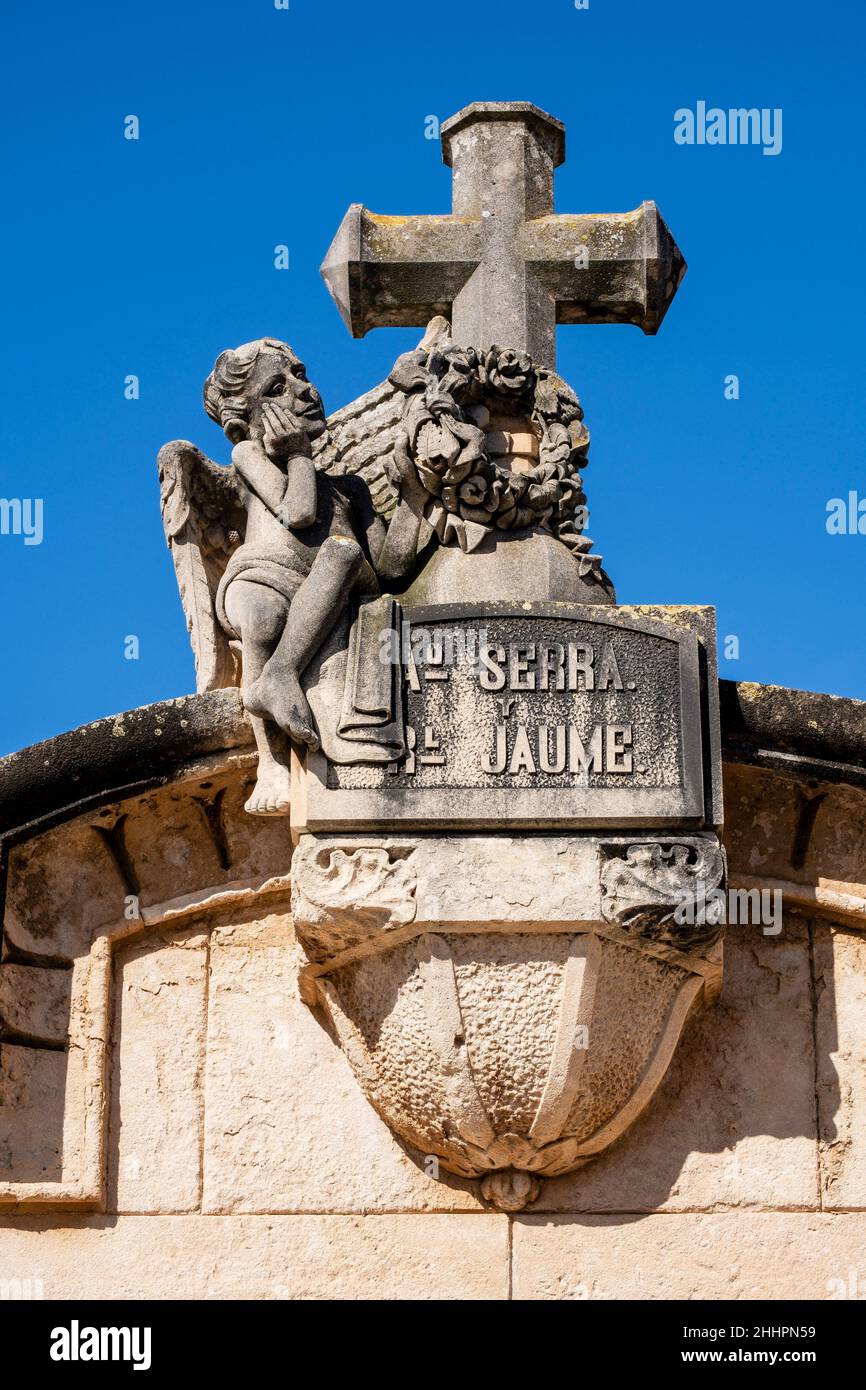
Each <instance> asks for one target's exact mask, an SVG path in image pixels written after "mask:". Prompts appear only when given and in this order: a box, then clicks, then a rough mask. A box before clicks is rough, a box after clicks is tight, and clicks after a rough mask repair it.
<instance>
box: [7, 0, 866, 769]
mask: <svg viewBox="0 0 866 1390" xmlns="http://www.w3.org/2000/svg"><path fill="white" fill-rule="evenodd" d="M4 16H5V17H4V20H3V26H4V28H5V29H6V31H7V37H6V42H4V50H5V51H6V52H7V55H8V58H7V63H6V64H5V65H4V67H5V73H4V88H5V91H4V95H3V98H2V100H3V101H4V103H5V105H6V110H5V112H4V118H3V125H2V128H3V144H4V166H5V170H6V175H5V186H6V193H7V209H8V210H7V212H6V214H5V216H4V219H3V225H2V233H0V235H2V238H3V242H4V246H3V269H4V279H5V288H4V301H5V302H4V308H5V321H6V331H5V333H4V335H3V344H2V352H3V363H2V372H0V380H2V386H3V393H4V402H3V407H4V417H5V419H6V422H7V429H6V433H7V448H6V450H5V451H4V454H3V459H2V463H0V497H3V498H7V499H9V498H28V497H29V498H36V497H39V498H42V499H43V500H44V539H43V542H42V544H41V545H38V546H36V545H33V546H25V545H24V543H23V538H22V537H21V536H15V535H0V583H2V593H3V597H4V605H5V609H6V613H7V622H8V624H9V627H8V630H7V634H6V662H5V666H6V670H7V679H6V681H5V682H4V684H3V687H2V693H0V730H2V733H0V752H9V751H11V750H13V749H15V748H18V747H21V746H23V745H25V744H28V743H32V742H35V741H37V740H39V739H43V738H47V737H49V736H51V735H52V734H55V733H58V732H60V731H61V730H64V729H68V728H72V727H75V726H76V725H78V724H80V723H84V722H86V721H89V720H92V719H96V718H99V717H100V716H102V715H106V714H110V713H113V712H116V711H118V710H123V709H128V708H131V707H133V706H136V705H141V704H146V703H149V702H151V701H154V700H162V699H167V698H170V697H172V696H176V695H182V694H186V693H188V692H190V691H191V690H193V688H194V677H193V665H192V657H191V654H190V651H189V645H188V639H187V635H186V631H185V627H184V621H183V617H182V613H181V608H180V603H179V600H178V596H177V590H176V586H175V581H174V576H173V571H172V566H171V561H170V558H169V555H168V552H167V550H166V548H165V544H164V541H163V536H162V529H161V523H160V517H159V505H158V488H157V481H156V466H155V459H156V452H157V449H158V447H159V445H160V444H161V443H162V442H164V441H165V440H167V439H172V438H176V437H183V438H189V439H193V440H195V441H196V442H197V443H198V444H199V445H200V446H201V447H202V448H203V449H205V450H206V451H207V452H208V453H210V455H211V456H212V457H213V458H216V459H219V460H220V461H225V460H226V459H227V457H228V445H227V442H226V441H225V439H224V438H223V437H222V435H221V434H220V432H219V430H218V429H217V427H216V426H215V425H214V424H212V423H211V422H210V421H209V420H208V419H207V417H206V416H205V415H204V412H203V410H202V408H201V385H202V382H203V380H204V377H205V376H206V375H207V372H208V371H209V369H210V367H211V366H212V364H213V361H214V359H215V357H216V356H217V354H218V353H219V352H220V351H221V350H222V349H223V348H224V347H227V346H234V345H236V344H237V343H240V342H245V341H247V340H249V339H251V338H254V337H258V336H260V335H263V334H273V335H275V336H278V337H282V338H285V339H287V340H288V341H289V342H291V343H292V344H293V345H294V346H295V347H296V348H297V349H298V350H299V352H300V353H301V355H302V356H303V357H304V358H305V359H306V362H307V364H308V369H309V372H310V375H311V377H312V379H313V380H314V381H315V382H316V383H317V385H318V386H319V387H320V389H321V391H322V393H323V395H324V397H325V401H326V404H327V406H328V407H329V409H334V408H336V407H337V406H339V405H342V404H344V403H345V402H347V401H349V400H351V399H353V398H354V397H355V396H357V395H359V394H360V393H361V392H362V391H364V390H366V389H367V388H368V387H370V386H372V385H374V384H375V383H377V382H378V381H380V380H381V379H382V378H383V377H384V376H385V375H386V374H387V371H388V370H389V368H390V366H391V364H392V362H393V360H394V358H395V357H396V356H397V355H398V353H400V352H402V351H404V350H405V349H406V347H408V346H411V345H413V344H414V342H415V341H417V339H418V337H419V336H420V335H419V333H418V332H416V331H415V330H394V329H389V330H383V329H380V330H378V331H376V332H375V333H372V334H370V335H369V336H368V337H367V338H366V339H364V340H361V341H358V342H355V341H353V340H352V339H351V338H350V337H349V335H348V333H347V331H346V330H345V328H344V327H343V324H342V322H341V320H340V318H339V316H338V314H337V311H336V309H335V307H334V306H333V305H332V303H331V301H330V299H329V297H328V294H327V291H326V289H325V286H324V283H323V282H322V281H321V279H320V277H319V274H318V266H319V263H320V261H321V260H322V258H323V256H324V253H325V251H326V250H327V247H328V245H329V243H330V241H331V238H332V236H333V234H334V232H335V230H336V228H337V226H338V224H339V222H340V219H341V217H342V215H343V213H344V211H345V209H346V207H347V205H348V204H349V203H350V202H363V203H365V204H366V205H367V206H368V207H370V208H371V209H373V210H374V211H377V212H390V213H411V212H415V213H418V212H446V211H448V209H449V207H450V174H449V171H448V170H447V169H446V168H445V167H444V166H443V165H442V163H441V154H440V148H439V145H438V142H436V141H431V140H428V139H425V121H426V118H427V117H428V116H430V115H435V116H438V117H439V118H440V119H444V118H445V117H447V116H449V115H451V114H452V113H453V112H454V111H456V110H458V109H459V108H460V107H461V106H464V105H466V104H467V103H468V102H470V101H474V100H529V101H533V102H535V103H536V104H537V105H539V106H541V107H543V108H545V109H546V110H548V111H550V112H551V113H552V114H554V115H556V116H558V117H559V118H560V119H561V120H563V121H564V122H565V123H566V126H567V141H568V158H567V162H566V164H565V165H564V166H563V167H562V168H561V169H560V170H559V172H558V174H557V208H558V210H560V211H566V212H590V211H611V212H612V211H626V210H628V209H630V208H633V207H636V206H637V205H638V203H640V201H641V200H642V199H644V198H653V199H655V201H656V202H657V203H658V205H659V207H660V208H661V211H662V213H663V215H664V217H665V218H666V220H667V222H668V224H669V225H670V227H671V228H672V230H673V232H674V235H675V236H676V238H677V240H678V242H679V245H680V247H681V248H682V250H683V252H684V254H685V256H686V258H687V260H688V262H689V267H690V268H689V273H688V275H687V276H686V279H685V281H684V282H683V285H682V287H681V289H680V292H679V294H678V296H677V298H676V300H675V302H674V304H673V306H672V308H671V310H670V312H669V314H668V317H667V319H666V321H665V323H664V325H663V326H662V329H661V332H660V333H659V335H658V336H657V337H655V338H647V337H644V336H643V335H642V334H641V333H640V332H639V330H638V329H636V328H632V327H593V328H574V327H571V328H561V329H560V330H559V348H558V351H559V360H558V366H559V369H560V371H561V372H562V373H563V375H564V376H565V377H566V378H567V379H568V380H569V381H570V383H571V384H572V385H573V386H574V387H575V389H576V390H577V391H578V394H579V395H580V397H581V399H582V401H583V404H584V407H585V410H586V416H587V424H588V425H589V428H590V431H591V433H592V437H593V446H592V450H591V454H590V467H589V469H588V471H587V475H586V480H585V481H586V488H587V492H588V496H589V505H590V510H591V520H590V526H589V528H588V529H589V532H590V534H591V535H592V536H593V538H594V540H595V542H596V547H597V549H598V550H600V551H601V552H602V554H603V555H604V557H605V565H606V568H607V569H608V571H609V572H610V574H611V576H612V578H613V579H614V582H615V583H616V586H617V592H618V597H619V599H620V601H621V602H648V603H649V602H656V603H687V602H700V603H713V604H715V605H716V606H717V608H718V614H719V631H720V634H721V635H722V636H725V635H726V634H735V635H736V636H737V637H738V638H739V643H740V655H739V659H738V660H735V661H733V660H729V661H726V660H722V661H721V663H720V665H721V672H722V674H723V675H725V676H729V677H732V678H735V679H741V680H757V681H766V682H773V683H777V684H782V685H791V686H798V687H802V688H806V689H812V690H827V691H832V692H834V693H837V694H844V695H853V696H857V697H859V698H866V653H864V642H863V601H864V589H866V579H864V576H866V535H862V536H859V535H842V536H831V535H828V533H827V530H826V526H825V520H826V506H827V502H828V499H830V498H832V497H835V496H845V497H847V495H848V493H849V491H851V490H854V491H856V492H857V493H858V496H859V497H861V498H866V466H864V449H863V440H862V414H863V357H864V354H863V350H862V336H863V324H862V314H863V309H862V294H861V293H860V291H859V288H858V284H859V274H860V263H861V247H860V237H861V236H862V228H863V225H864V217H863V212H864V209H863V201H864V194H863V149H864V144H866V141H864V134H866V132H864V119H863V96H862V93H863V78H862V53H863V41H864V19H863V8H862V6H859V5H855V4H854V3H853V0H851V2H849V3H848V4H845V5H843V4H841V3H838V0H837V2H836V3H832V0H830V2H829V3H825V4H823V5H821V6H816V5H815V4H812V3H808V4H807V3H805V2H804V0H787V3H782V0H761V3H756V0H729V3H727V4H725V5H715V6H704V5H697V4H695V3H694V0H659V2H658V3H655V4H649V3H639V0H590V7H589V9H588V10H585V11H578V10H576V9H575V7H574V4H573V0H535V3H533V4H531V5H527V4H526V3H525V0H524V3H518V0H497V3H491V2H488V0H484V3H474V4H473V3H467V4H464V5H463V6H459V7H457V6H439V5H436V4H435V3H427V4H423V5H411V4H407V3H405V0H404V2H403V3H396V0H382V2H381V3H377V4H366V5H361V4H357V3H347V0H330V3H326V2H323V0H290V8H289V9H288V10H287V11H284V10H277V9H276V8H275V6H274V4H273V0H234V3H227V2H225V0H208V3H203V0H173V3H170V4H169V3H164V0H148V3H146V4H140V5H121V4H119V3H117V0H114V2H113V3H102V4H99V3H87V0H84V3H77V4H75V5H69V4H60V3H57V0H43V2H42V3H40V4H39V5H33V4H32V3H21V2H20V0H6V4H5V5H4ZM699 100H703V101H706V102H707V103H708V104H709V105H710V106H719V107H723V108H728V107H738V106H748V107H751V106H755V107H759V108H763V107H768V108H777V107H778V108H781V109H782V112H783V147H782V152H781V153H780V154H779V155H778V156H776V157H767V156H764V155H763V154H762V151H761V149H760V148H757V147H753V146H746V147H742V146H724V147H710V146H697V145H695V146H691V147H688V146H680V145H677V144H676V143H675V142H674V138H673V134H674V112H675V111H676V110H677V109H678V108H681V107H692V108H694V107H695V105H696V103H697V102H698V101H699ZM130 114H134V115H137V116H138V118H139V121H140V139H139V140H138V141H135V142H134V141H128V140H126V139H124V135H123V130H124V117H125V116H127V115H130ZM282 243H284V244H286V245H287V246H288V247H289V251H290V269H289V270H287V271H278V270H276V269H275V268H274V247H275V246H276V245H278V244H282ZM732 373H733V374H736V375H737V376H738V377H739V379H740V399H739V400H737V401H728V400H726V399H725V396H724V381H725V377H726V376H727V375H729V374H732ZM129 374H135V375H137V376H138V377H139V379H140V398H139V399H138V400H137V401H131V400H126V399H125V398H124V379H125V377H127V375H129ZM129 634H135V635H136V636H137V637H138V638H139V642H140V657H139V659H138V660H136V661H130V660H126V659H125V658H124V639H125V637H126V636H127V635H129Z"/></svg>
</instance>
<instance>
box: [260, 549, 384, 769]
mask: <svg viewBox="0 0 866 1390" xmlns="http://www.w3.org/2000/svg"><path fill="white" fill-rule="evenodd" d="M363 560H364V553H363V551H362V550H361V547H360V546H359V545H358V542H357V541H356V540H353V539H352V537H351V536H329V537H328V539H327V540H326V541H325V542H324V544H323V545H322V547H321V549H320V550H319V553H318V555H317V556H316V558H315V560H314V561H313V564H312V567H311V569H310V573H309V574H308V576H307V578H306V579H305V580H304V582H303V584H302V585H301V587H300V588H299V590H298V592H297V593H296V595H295V597H294V599H293V600H292V605H291V608H290V609H289V616H288V619H287V621H286V625H285V627H284V629H283V634H282V637H281V638H280V640H279V643H278V645H277V648H276V650H275V652H274V654H273V656H272V657H271V658H270V660H269V661H268V662H267V664H266V666H265V668H264V670H263V671H262V674H261V675H260V676H259V678H258V680H257V681H256V683H255V687H254V689H251V690H250V692H249V698H248V700H247V709H251V710H253V711H254V712H255V713H256V714H261V715H268V716H270V718H272V719H273V720H275V722H276V723H277V724H279V726H280V728H281V729H285V731H286V733H287V734H288V735H289V737H290V738H293V739H294V740H295V741H296V742H298V743H305V744H306V745H307V747H308V748H318V746H319V740H318V738H317V737H316V733H315V729H314V726H313V717H312V714H311V712H310V707H309V704H308V703H307V697H306V695H305V694H304V692H303V690H302V689H301V675H302V673H303V672H304V670H305V669H306V667H307V666H308V665H309V663H310V661H311V660H312V659H313V657H314V656H315V654H316V652H317V651H318V650H319V648H320V647H321V645H322V643H323V642H324V640H325V638H326V637H327V636H328V633H329V632H330V631H331V628H332V627H333V626H334V623H335V622H336V621H337V618H338V617H339V615H340V613H341V611H342V608H343V605H344V603H345V601H346V598H347V596H348V594H349V591H350V589H351V587H352V584H353V582H354V579H355V576H356V575H357V573H358V570H359V569H360V567H361V565H362V563H363Z"/></svg>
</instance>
